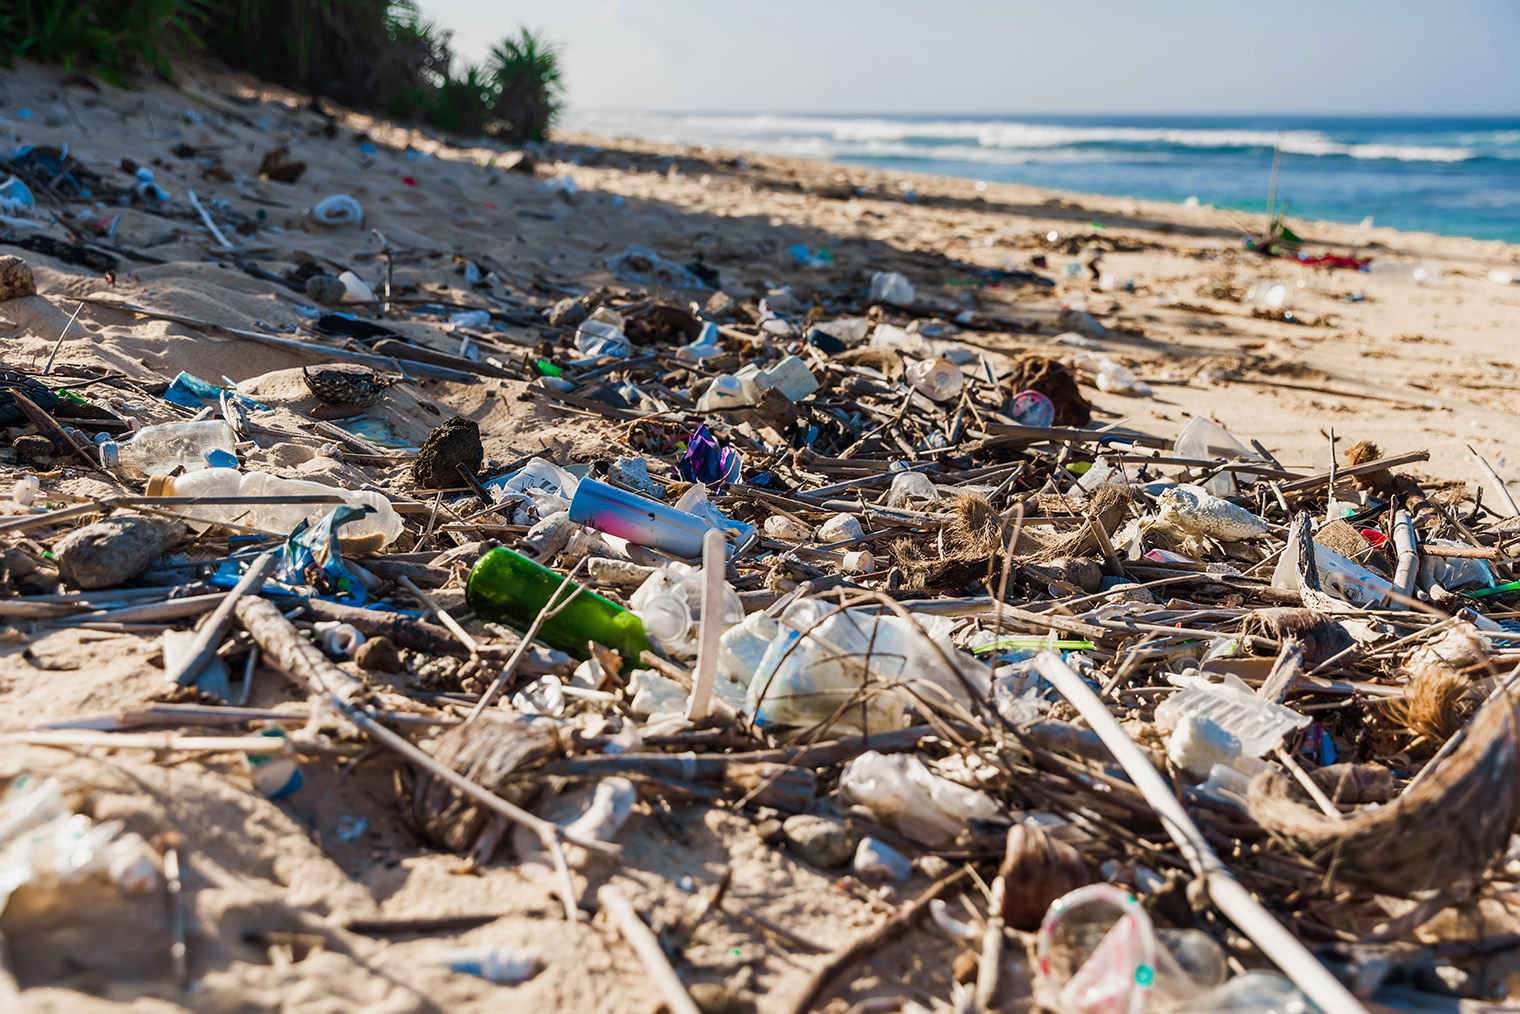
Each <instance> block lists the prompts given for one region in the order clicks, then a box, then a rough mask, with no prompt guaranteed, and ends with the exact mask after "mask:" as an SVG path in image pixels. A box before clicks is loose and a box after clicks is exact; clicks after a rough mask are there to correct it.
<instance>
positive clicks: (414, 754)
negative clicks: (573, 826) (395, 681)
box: [236, 597, 620, 855]
mask: <svg viewBox="0 0 1520 1014" xmlns="http://www.w3.org/2000/svg"><path fill="white" fill-rule="evenodd" d="M236 611H237V617H238V620H239V622H241V623H242V624H243V626H244V627H246V628H247V630H248V633H250V634H252V635H253V639H254V641H255V642H257V643H258V645H259V647H260V648H261V649H263V651H264V654H265V655H266V656H267V657H268V659H269V660H270V661H272V662H274V663H275V664H277V665H279V666H281V667H283V668H284V669H285V670H287V671H288V672H290V673H291V674H292V675H293V676H295V677H296V678H297V679H298V680H300V681H302V682H304V683H306V684H307V685H309V686H312V687H314V688H316V689H317V690H318V691H320V692H321V694H322V695H323V696H324V697H326V698H327V700H328V701H329V702H330V703H332V704H333V705H334V706H335V707H337V708H338V710H339V711H341V712H342V713H343V714H344V715H345V716H346V717H347V718H348V719H349V720H350V721H352V722H353V723H354V724H356V725H358V726H359V727H360V728H361V729H363V730H364V731H365V732H367V733H369V735H370V737H371V738H372V739H374V740H375V742H377V743H379V744H380V745H381V746H384V747H388V748H390V749H391V750H394V751H395V752H397V753H399V754H401V755H402V756H403V757H405V758H406V759H407V760H409V761H411V762H412V763H413V764H416V765H417V766H418V767H421V768H424V769H426V770H427V771H429V772H430V773H432V774H433V775H435V776H437V777H438V778H441V779H443V780H444V781H446V782H448V783H449V784H450V785H452V786H454V788H456V789H458V790H459V791H460V792H463V793H464V794H465V795H467V796H469V797H470V798H471V799H473V800H475V801H476V802H477V803H480V804H481V805H483V806H485V807H486V808H488V809H490V810H493V811H495V812H496V813H499V814H501V815H502V816H503V817H506V818H507V819H508V820H512V821H516V822H517V823H519V824H521V825H523V826H524V827H526V828H528V829H529V830H531V831H533V832H534V833H535V834H537V835H538V836H539V838H541V839H542V840H543V841H544V842H545V844H546V845H547V843H548V842H550V841H552V840H554V839H556V838H560V837H565V838H566V840H568V841H571V842H573V843H574V844H576V845H579V846H581V847H582V848H585V849H590V850H592V851H594V852H602V853H606V854H609V855H617V854H618V852H619V851H620V850H619V849H618V847H617V846H616V845H610V844H608V843H607V842H603V841H596V840H586V839H582V838H568V837H567V836H565V835H564V832H563V829H562V828H560V827H559V826H558V825H557V824H554V823H552V822H550V821H547V820H544V819H543V818H542V817H537V816H534V815H533V814H531V813H529V812H528V811H527V810H524V809H523V808H522V807H520V806H515V805H513V804H512V803H509V802H507V801H506V800H505V799H502V798H501V797H500V796H498V795H496V793H494V792H489V791H487V790H485V789H483V788H481V787H480V786H479V785H476V784H475V783H474V782H472V781H470V780H469V779H468V778H465V777H464V776H463V775H461V774H459V772H457V771H455V770H454V769H453V768H450V767H449V766H448V765H446V764H440V763H439V762H438V761H437V760H436V759H434V758H433V757H430V756H428V755H427V754H425V753H423V752H422V751H421V750H420V749H418V748H417V747H416V746H414V745H413V744H412V743H411V741H409V740H407V739H404V738H403V737H401V736H399V735H397V734H396V733H394V732H392V731H391V730H390V729H387V728H386V727H385V726H383V725H381V724H380V723H379V722H378V721H376V720H375V719H374V717H373V716H371V715H370V714H369V713H368V712H367V711H365V710H364V709H363V708H361V707H360V706H359V705H358V704H357V703H356V702H357V699H358V697H359V695H360V694H361V693H362V692H363V690H364V684H362V683H360V682H359V681H358V680H356V679H354V678H353V677H352V676H350V675H349V674H348V673H346V672H344V671H343V670H342V669H339V668H338V667H337V666H335V665H333V664H332V663H331V662H329V661H328V660H327V657H326V656H325V655H323V654H322V650H321V649H320V648H318V647H317V646H316V645H314V644H312V643H311V642H310V641H307V640H306V639H305V638H303V637H302V636H301V634H300V632H299V631H297V630H296V628H295V625H294V624H292V623H291V622H290V621H289V620H287V619H286V618H285V617H284V616H283V615H281V613H280V611H279V610H278V609H276V608H275V607H274V605H273V604H272V603H270V602H268V601H267V600H265V599H261V598H253V597H250V598H243V599H239V600H238V603H237V606H236Z"/></svg>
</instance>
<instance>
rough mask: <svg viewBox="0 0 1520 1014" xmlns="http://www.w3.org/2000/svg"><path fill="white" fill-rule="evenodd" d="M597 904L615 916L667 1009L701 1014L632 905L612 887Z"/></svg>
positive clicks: (598, 895) (599, 896) (681, 1013)
mask: <svg viewBox="0 0 1520 1014" xmlns="http://www.w3.org/2000/svg"><path fill="white" fill-rule="evenodd" d="M596 900H597V903H598V904H600V905H601V906H602V907H603V908H605V909H606V910H607V913H608V914H609V915H610V916H612V920H613V922H615V923H617V927H618V930H619V932H621V933H622V934H623V939H624V940H626V941H628V946H630V947H632V948H633V951H634V953H635V954H637V955H638V956H639V960H640V961H641V962H643V963H644V970H645V971H647V972H648V973H649V977H650V978H651V979H653V980H654V984H655V985H656V986H658V987H659V989H660V995H661V996H663V997H664V998H665V1005H666V1006H667V1007H669V1008H670V1011H671V1014H700V1011H699V1010H698V1008H697V1005H696V1003H695V1002H694V1001H693V1000H692V998H691V994H690V993H688V992H686V986H685V985H684V984H683V983H682V982H681V977H680V976H679V975H677V974H676V970H675V969H674V968H673V967H671V964H670V959H669V958H667V957H665V951H664V950H662V949H661V947H660V941H659V938H657V937H656V936H655V935H654V931H653V930H651V929H650V928H649V927H648V926H646V925H644V920H643V919H640V918H639V914H638V913H637V912H635V911H634V910H633V903H632V902H630V901H629V900H628V899H627V898H625V897H623V893H622V892H621V891H619V890H618V889H617V888H616V887H613V886H612V885H611V884H606V885H604V886H603V887H602V888H601V890H599V891H597V892H596Z"/></svg>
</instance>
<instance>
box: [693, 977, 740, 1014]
mask: <svg viewBox="0 0 1520 1014" xmlns="http://www.w3.org/2000/svg"><path fill="white" fill-rule="evenodd" d="M688 992H689V993H690V994H691V1002H692V1003H694V1004H696V1005H697V1010H699V1011H701V1012H702V1014H753V1011H754V1009H755V1002H754V1001H753V1000H750V999H748V998H747V997H744V996H742V995H740V994H739V993H736V992H734V991H733V990H731V989H729V988H728V987H727V986H724V985H722V984H721V983H717V982H694V983H692V984H691V988H690V989H689V990H688Z"/></svg>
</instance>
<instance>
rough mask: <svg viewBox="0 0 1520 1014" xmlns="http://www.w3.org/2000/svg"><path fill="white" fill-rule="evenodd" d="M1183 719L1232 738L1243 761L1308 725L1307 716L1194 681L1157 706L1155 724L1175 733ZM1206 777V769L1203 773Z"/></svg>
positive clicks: (1231, 689) (1234, 690) (1262, 699)
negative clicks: (1206, 723)
mask: <svg viewBox="0 0 1520 1014" xmlns="http://www.w3.org/2000/svg"><path fill="white" fill-rule="evenodd" d="M1184 717H1193V718H1199V719H1206V720H1207V721H1209V722H1212V723H1213V724H1214V725H1215V726H1217V727H1218V728H1219V729H1220V730H1222V731H1223V732H1226V733H1228V734H1229V735H1231V736H1234V737H1235V740H1236V742H1238V743H1239V744H1240V752H1241V755H1242V756H1246V757H1260V756H1261V755H1262V754H1264V753H1266V752H1267V751H1269V750H1271V749H1272V748H1274V747H1276V746H1277V745H1278V744H1279V743H1281V742H1282V740H1283V737H1284V736H1285V735H1287V734H1288V733H1289V732H1291V731H1292V730H1294V729H1302V728H1304V727H1305V726H1307V725H1308V724H1309V721H1310V719H1309V716H1307V715H1300V714H1299V713H1298V712H1296V711H1294V710H1293V709H1292V708H1286V707H1283V706H1282V705H1281V704H1277V703H1275V702H1273V701H1269V700H1267V699H1266V698H1265V697H1258V696H1256V695H1255V694H1253V693H1250V692H1248V691H1246V690H1242V689H1240V688H1239V687H1234V686H1229V685H1227V684H1224V683H1208V682H1205V681H1203V680H1201V679H1195V680H1194V681H1193V682H1192V683H1191V684H1190V685H1189V686H1187V687H1184V688H1183V689H1181V690H1179V691H1177V692H1176V693H1174V694H1172V695H1171V696H1170V697H1168V698H1167V699H1166V700H1164V701H1162V702H1161V703H1160V704H1158V705H1157V706H1156V723H1157V724H1158V725H1160V726H1161V727H1162V728H1164V729H1169V730H1172V729H1177V728H1178V727H1179V726H1180V724H1181V722H1182V720H1183V718H1184ZM1203 770H1204V771H1205V773H1206V772H1207V771H1208V768H1204V769H1203Z"/></svg>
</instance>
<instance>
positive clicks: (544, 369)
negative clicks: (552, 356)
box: [538, 359, 565, 377]
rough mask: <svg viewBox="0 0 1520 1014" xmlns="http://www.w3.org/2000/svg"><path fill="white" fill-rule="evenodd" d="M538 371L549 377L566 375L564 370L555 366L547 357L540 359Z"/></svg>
mask: <svg viewBox="0 0 1520 1014" xmlns="http://www.w3.org/2000/svg"><path fill="white" fill-rule="evenodd" d="M538 372H539V373H542V374H544V375H545V376H547V377H563V376H564V375H565V371H564V370H562V369H560V368H559V367H558V366H555V365H554V364H553V363H551V362H549V360H547V359H540V360H539V361H538Z"/></svg>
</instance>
